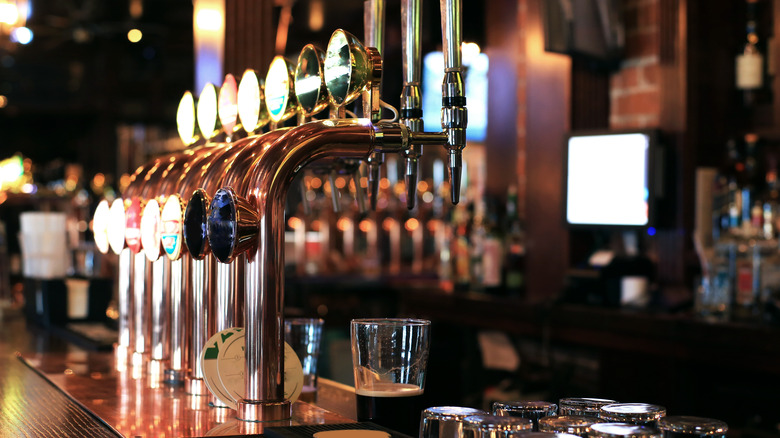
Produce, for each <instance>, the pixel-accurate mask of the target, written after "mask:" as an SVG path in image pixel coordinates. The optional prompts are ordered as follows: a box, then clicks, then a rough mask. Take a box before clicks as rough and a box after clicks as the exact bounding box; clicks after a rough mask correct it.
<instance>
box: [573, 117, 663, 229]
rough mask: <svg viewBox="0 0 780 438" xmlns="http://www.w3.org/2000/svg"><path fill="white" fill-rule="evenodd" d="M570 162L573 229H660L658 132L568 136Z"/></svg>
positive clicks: (598, 133) (594, 133) (574, 134)
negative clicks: (658, 227)
mask: <svg viewBox="0 0 780 438" xmlns="http://www.w3.org/2000/svg"><path fill="white" fill-rule="evenodd" d="M565 160H566V162H565V165H564V178H565V181H564V184H563V188H564V196H563V199H564V202H565V206H564V212H565V220H566V224H567V225H570V226H578V227H633V228H641V227H650V226H654V222H655V219H656V217H655V215H656V201H657V200H658V198H659V197H660V196H661V194H662V193H661V192H662V190H661V186H660V183H661V182H662V181H661V178H660V177H658V176H657V175H660V174H661V173H660V167H659V165H660V162H661V160H660V151H659V149H658V144H657V135H656V133H655V132H653V131H637V132H606V131H605V132H590V133H576V132H575V133H571V134H569V135H567V136H566V154H565Z"/></svg>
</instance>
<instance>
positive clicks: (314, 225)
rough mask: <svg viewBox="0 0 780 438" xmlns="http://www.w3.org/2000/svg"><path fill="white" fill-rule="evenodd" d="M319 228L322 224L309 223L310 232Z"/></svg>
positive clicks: (317, 222)
mask: <svg viewBox="0 0 780 438" xmlns="http://www.w3.org/2000/svg"><path fill="white" fill-rule="evenodd" d="M321 226H322V222H320V221H313V222H312V223H311V230H312V231H319V230H320V227H321Z"/></svg>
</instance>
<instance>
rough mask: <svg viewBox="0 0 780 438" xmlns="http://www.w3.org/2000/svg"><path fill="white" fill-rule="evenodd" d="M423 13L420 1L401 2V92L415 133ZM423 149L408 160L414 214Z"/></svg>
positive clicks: (404, 115) (419, 125)
mask: <svg viewBox="0 0 780 438" xmlns="http://www.w3.org/2000/svg"><path fill="white" fill-rule="evenodd" d="M421 21H422V10H421V7H420V0H403V1H402V2H401V45H402V51H403V72H404V85H403V89H402V90H401V123H403V124H404V125H406V127H407V128H409V130H410V131H412V132H422V131H423V118H422V90H421V86H420V60H421V41H420V39H421V35H420V31H419V29H421ZM422 152H423V150H422V146H421V145H414V144H413V145H411V146H410V147H409V149H407V150H406V151H405V152H404V156H405V158H406V172H405V173H404V182H405V183H406V207H407V208H408V209H409V210H411V209H413V208H414V205H415V203H416V201H417V179H418V178H417V175H418V160H419V158H420V156H421V155H422Z"/></svg>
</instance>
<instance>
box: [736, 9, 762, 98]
mask: <svg viewBox="0 0 780 438" xmlns="http://www.w3.org/2000/svg"><path fill="white" fill-rule="evenodd" d="M757 3H758V0H747V26H746V40H745V45H744V46H743V48H742V51H741V52H740V53H739V54H738V55H737V57H736V60H735V65H736V86H737V89H739V90H741V91H742V98H743V103H744V105H745V106H746V107H752V106H754V105H755V104H756V103H757V100H758V96H759V94H760V91H761V89H762V88H763V87H764V55H763V53H761V50H760V49H759V46H758V43H759V38H758V31H757V25H756V23H757V22H756V18H757V16H756V8H757Z"/></svg>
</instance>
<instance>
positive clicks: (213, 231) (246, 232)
mask: <svg viewBox="0 0 780 438" xmlns="http://www.w3.org/2000/svg"><path fill="white" fill-rule="evenodd" d="M258 216H259V215H258V212H257V209H256V208H254V206H253V205H252V204H250V203H249V201H247V200H246V199H244V198H241V197H239V196H238V195H236V192H235V191H234V190H233V189H232V188H230V187H225V188H221V189H219V190H217V193H216V194H214V199H212V200H211V205H210V208H209V214H208V219H207V230H208V239H209V245H210V246H211V252H212V254H214V257H216V259H217V260H219V261H220V262H222V263H230V262H232V261H233V260H235V258H236V257H237V256H239V255H240V254H242V253H244V252H246V251H248V250H249V249H251V248H252V247H254V245H256V244H257V234H258V229H259V225H260V222H259V219H258Z"/></svg>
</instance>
